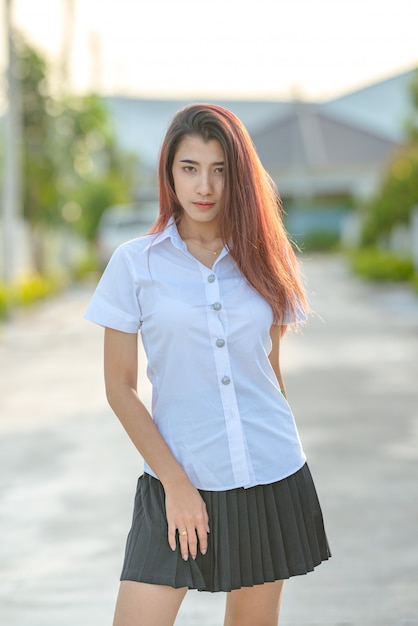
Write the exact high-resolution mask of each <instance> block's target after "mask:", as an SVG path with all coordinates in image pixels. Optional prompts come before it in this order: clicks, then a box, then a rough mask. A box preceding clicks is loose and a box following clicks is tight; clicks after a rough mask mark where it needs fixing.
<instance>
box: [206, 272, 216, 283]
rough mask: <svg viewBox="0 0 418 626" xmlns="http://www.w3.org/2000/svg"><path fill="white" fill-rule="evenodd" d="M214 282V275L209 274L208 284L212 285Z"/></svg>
mask: <svg viewBox="0 0 418 626" xmlns="http://www.w3.org/2000/svg"><path fill="white" fill-rule="evenodd" d="M215 280H216V276H215V274H209V276H208V283H214V282H215Z"/></svg>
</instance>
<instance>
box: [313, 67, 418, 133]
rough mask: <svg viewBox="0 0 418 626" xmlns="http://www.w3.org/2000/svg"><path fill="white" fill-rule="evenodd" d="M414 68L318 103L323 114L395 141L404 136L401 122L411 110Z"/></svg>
mask: <svg viewBox="0 0 418 626" xmlns="http://www.w3.org/2000/svg"><path fill="white" fill-rule="evenodd" d="M416 71H417V70H416V69H411V70H409V71H406V72H403V73H400V74H397V75H396V76H392V77H390V78H388V79H386V80H382V81H379V82H376V83H373V84H372V85H368V86H367V87H364V88H362V89H358V90H356V91H353V92H351V93H348V94H345V95H343V96H341V97H339V98H336V99H334V100H330V101H328V102H325V103H323V104H322V105H321V109H322V110H323V111H324V112H325V113H329V114H331V115H333V116H335V117H337V118H339V119H343V120H346V121H348V122H350V123H351V124H355V125H357V126H358V127H359V128H363V129H366V130H367V129H369V130H373V131H375V132H376V133H380V134H381V135H383V136H386V137H388V138H389V139H393V140H395V141H402V140H404V139H405V132H404V130H405V121H406V119H407V117H408V116H409V115H412V113H413V103H412V98H411V96H410V94H409V89H410V84H411V81H412V78H413V75H414V73H415V72H416Z"/></svg>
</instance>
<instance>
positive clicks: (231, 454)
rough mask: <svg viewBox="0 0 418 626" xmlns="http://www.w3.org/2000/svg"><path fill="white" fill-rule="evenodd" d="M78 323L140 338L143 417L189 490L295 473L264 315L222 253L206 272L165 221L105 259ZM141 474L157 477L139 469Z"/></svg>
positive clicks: (267, 313) (292, 438)
mask: <svg viewBox="0 0 418 626" xmlns="http://www.w3.org/2000/svg"><path fill="white" fill-rule="evenodd" d="M85 317H86V318H87V319H88V320H91V321H93V322H96V323H97V324H101V325H102V326H107V327H110V328H114V329H116V330H120V331H123V332H126V333H137V332H138V331H139V330H140V332H141V335H142V341H143V344H144V348H145V352H146V355H147V359H148V369H147V374H148V377H149V379H150V381H151V383H152V389H153V396H152V417H153V419H154V421H155V423H156V425H157V427H158V429H159V431H160V433H161V435H162V436H163V438H164V440H165V441H166V442H167V444H168V446H169V447H170V449H171V451H172V453H173V454H174V456H175V457H176V459H177V460H178V462H179V463H180V464H181V465H182V467H183V468H184V470H185V471H186V473H187V475H188V476H189V479H190V481H191V482H192V483H193V484H194V485H195V486H196V487H197V488H199V489H207V490H213V491H219V490H226V489H233V488H235V487H251V486H254V485H257V484H268V483H271V482H275V481H277V480H281V479H282V478H285V477H287V476H289V475H291V474H293V473H294V472H296V471H297V470H298V469H300V468H301V467H302V465H303V464H304V462H305V460H306V457H305V455H304V452H303V450H302V446H301V443H300V439H299V436H298V432H297V428H296V425H295V421H294V418H293V415H292V411H291V409H290V407H289V404H288V403H287V401H286V399H285V398H284V397H283V395H282V394H281V392H280V388H279V385H278V382H277V379H276V376H275V374H274V371H273V369H272V367H271V364H270V361H269V359H268V355H269V353H270V350H271V339H270V328H271V325H272V323H273V313H272V310H271V307H270V305H269V304H268V303H267V302H266V300H265V299H263V298H262V297H261V296H260V295H259V294H258V293H257V291H256V290H255V289H254V288H253V287H252V286H251V285H249V283H248V282H247V281H246V280H245V278H244V277H243V275H242V274H241V272H240V271H239V269H238V267H237V265H236V263H235V261H234V260H233V258H232V257H231V255H230V254H229V253H228V250H227V248H224V249H223V251H222V252H221V254H220V255H219V257H218V258H217V259H216V261H215V263H214V265H213V267H212V268H211V269H209V268H208V267H206V266H205V265H203V264H201V263H200V262H199V261H198V260H197V259H196V258H195V257H193V256H192V255H191V254H190V253H189V252H188V250H187V247H186V245H185V243H184V241H183V240H182V239H181V237H180V236H179V234H178V231H177V227H176V225H175V224H174V223H173V222H170V223H169V224H168V226H167V228H166V229H165V230H164V231H163V232H162V233H160V234H153V235H146V236H144V237H140V238H138V239H134V240H132V241H129V242H127V243H125V244H123V245H122V246H120V247H119V248H118V249H117V250H116V252H115V253H114V255H113V256H112V258H111V260H110V262H109V264H108V266H107V268H106V270H105V272H104V273H103V276H102V278H101V280H100V282H99V284H98V286H97V288H96V291H95V293H94V295H93V298H92V300H91V302H90V305H89V307H88V309H87V312H86V314H85ZM286 321H287V322H290V321H294V320H286ZM145 471H146V472H148V473H150V474H151V475H152V476H156V475H155V473H154V472H153V470H152V469H151V468H150V467H149V466H148V465H147V463H146V462H145Z"/></svg>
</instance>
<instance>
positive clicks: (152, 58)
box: [0, 0, 418, 100]
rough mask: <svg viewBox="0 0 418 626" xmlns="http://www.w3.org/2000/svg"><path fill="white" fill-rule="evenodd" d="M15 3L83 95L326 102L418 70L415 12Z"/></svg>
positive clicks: (339, 5) (28, 30)
mask: <svg viewBox="0 0 418 626" xmlns="http://www.w3.org/2000/svg"><path fill="white" fill-rule="evenodd" d="M5 1H6V0H0V4H1V3H4V2H5ZM12 2H13V14H12V15H13V22H14V24H15V26H16V27H18V28H19V29H20V30H21V31H23V32H24V33H25V34H26V36H27V37H28V39H29V40H30V42H31V43H32V44H34V45H35V46H37V47H38V48H39V49H40V50H42V51H43V52H45V53H46V54H47V55H48V57H49V58H50V59H51V61H53V62H54V63H55V66H56V67H58V65H57V63H58V60H59V59H60V58H61V59H62V58H63V57H62V50H63V49H64V42H65V41H67V45H66V50H67V55H66V56H67V57H68V58H69V61H68V63H67V66H68V76H69V83H70V85H71V88H72V89H74V90H76V91H81V92H83V91H88V90H91V89H93V90H96V91H98V92H99V93H105V94H118V95H129V96H137V97H140V96H142V97H190V96H204V95H206V96H211V97H217V96H219V97H220V96H222V97H229V98H231V97H235V98H238V99H239V98H243V99H262V98H263V99H287V98H292V97H295V96H298V97H300V98H305V99H312V100H325V99H328V98H331V97H335V96H337V95H341V94H343V93H345V92H348V91H351V90H354V89H357V88H360V87H362V86H366V85H367V84H370V83H373V82H375V81H378V80H382V79H384V78H387V77H389V76H391V75H395V74H397V73H399V72H402V71H407V70H410V69H412V68H413V67H414V66H418V35H417V29H416V25H417V24H418V2H417V0H72V2H71V0H12ZM71 5H72V6H73V13H72V15H73V18H74V19H73V20H71V19H70V16H71V12H70V9H69V7H70V6H71ZM2 8H3V7H2ZM65 24H66V26H67V28H66V29H65V28H64V25H65ZM71 24H72V28H71V27H70V26H71ZM65 32H66V33H67V37H66V36H65ZM0 65H1V58H0Z"/></svg>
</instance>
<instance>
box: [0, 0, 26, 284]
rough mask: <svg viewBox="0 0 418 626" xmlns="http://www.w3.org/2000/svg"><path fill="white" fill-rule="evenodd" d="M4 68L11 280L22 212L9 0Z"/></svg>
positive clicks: (5, 213) (5, 245)
mask: <svg viewBox="0 0 418 626" xmlns="http://www.w3.org/2000/svg"><path fill="white" fill-rule="evenodd" d="M4 12H5V37H6V54H7V69H6V76H5V83H6V85H5V92H6V93H5V96H6V111H5V115H4V159H3V194H2V196H3V197H2V212H1V217H2V229H1V232H2V240H3V241H2V256H3V262H2V267H3V280H4V282H5V283H6V284H10V283H11V282H12V281H13V279H14V277H15V272H16V252H17V250H16V247H17V229H18V225H19V219H20V215H21V168H20V147H21V141H20V138H21V129H20V101H19V95H18V85H17V78H16V74H17V72H16V53H15V46H14V40H13V27H12V17H11V13H12V0H5V6H4Z"/></svg>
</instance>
